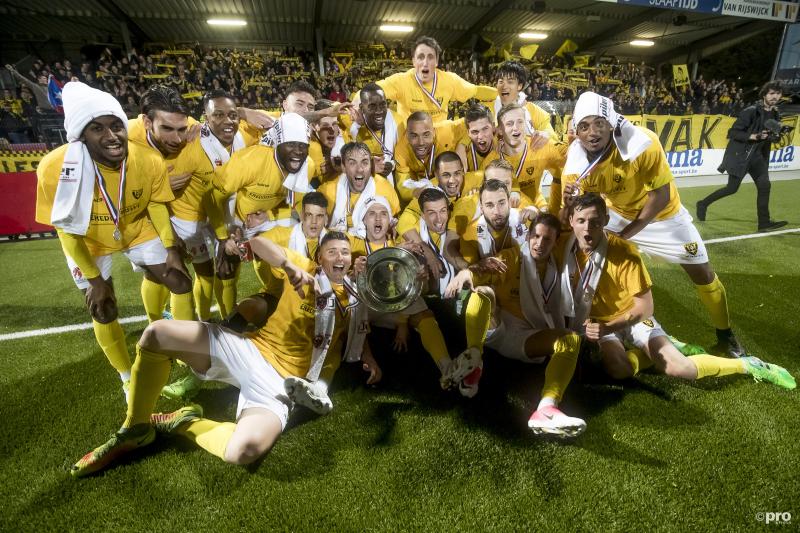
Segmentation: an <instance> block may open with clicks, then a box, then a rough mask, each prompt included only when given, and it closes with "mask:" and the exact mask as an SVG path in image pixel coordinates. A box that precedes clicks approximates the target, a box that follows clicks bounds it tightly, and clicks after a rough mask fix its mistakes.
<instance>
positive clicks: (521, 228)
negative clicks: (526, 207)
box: [514, 224, 525, 237]
mask: <svg viewBox="0 0 800 533" xmlns="http://www.w3.org/2000/svg"><path fill="white" fill-rule="evenodd" d="M514 231H516V232H517V237H522V235H523V234H524V233H525V226H524V225H523V224H517V227H516V229H515V230H514Z"/></svg>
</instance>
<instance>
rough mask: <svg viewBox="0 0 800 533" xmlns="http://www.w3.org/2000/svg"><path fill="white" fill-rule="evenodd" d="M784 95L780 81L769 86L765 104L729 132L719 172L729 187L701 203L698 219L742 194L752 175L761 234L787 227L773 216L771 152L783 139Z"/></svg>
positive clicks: (742, 117) (751, 109) (741, 118)
mask: <svg viewBox="0 0 800 533" xmlns="http://www.w3.org/2000/svg"><path fill="white" fill-rule="evenodd" d="M781 94H782V90H781V86H780V83H779V82H777V81H770V82H767V83H765V84H764V86H763V87H761V90H760V91H759V93H758V95H759V97H760V98H761V102H759V103H758V104H756V105H753V106H750V107H747V108H745V109H744V110H742V112H741V113H740V114H739V117H738V118H737V119H736V122H734V123H733V126H731V129H729V130H728V139H729V141H728V147H727V148H726V149H725V155H724V157H723V158H722V164H721V165H720V167H719V169H718V170H719V171H720V172H727V173H728V184H727V185H726V186H725V187H723V188H721V189H718V190H716V191H714V192H713V193H711V194H709V195H708V196H707V197H705V198H703V199H702V200H700V201H699V202H697V218H698V219H700V220H705V219H706V211H707V210H708V206H710V205H711V204H712V203H714V202H716V201H717V200H719V199H720V198H724V197H726V196H730V195H731V194H734V193H735V192H736V191H738V190H739V185H740V184H741V183H742V180H743V179H744V175H745V174H750V177H751V178H753V181H754V182H755V184H756V189H757V190H758V196H757V199H756V207H757V209H758V231H760V232H764V231H773V230H776V229H778V228H781V227H783V226H785V225H786V224H787V222H786V221H785V220H779V221H775V220H771V219H770V217H769V191H770V182H769V173H768V170H769V149H770V144H771V143H772V142H777V141H778V140H779V139H780V134H781V127H780V114H779V113H778V108H777V107H776V106H777V104H778V102H779V101H780V99H781Z"/></svg>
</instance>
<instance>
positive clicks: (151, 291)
mask: <svg viewBox="0 0 800 533" xmlns="http://www.w3.org/2000/svg"><path fill="white" fill-rule="evenodd" d="M141 290H142V303H143V304H144V312H145V313H147V320H149V321H150V322H153V321H155V320H160V319H161V313H163V312H164V306H165V305H166V304H167V299H168V298H169V289H168V288H166V287H165V286H164V285H161V284H160V283H156V282H155V281H150V280H149V279H147V278H142V289H141Z"/></svg>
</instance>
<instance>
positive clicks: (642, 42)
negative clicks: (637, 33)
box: [631, 39, 656, 47]
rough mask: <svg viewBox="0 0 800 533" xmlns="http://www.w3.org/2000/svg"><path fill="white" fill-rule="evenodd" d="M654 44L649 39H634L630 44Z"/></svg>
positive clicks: (645, 45)
mask: <svg viewBox="0 0 800 533" xmlns="http://www.w3.org/2000/svg"><path fill="white" fill-rule="evenodd" d="M654 44H656V43H654V42H653V41H649V40H647V39H634V40H633V41H631V46H644V47H647V46H653V45H654Z"/></svg>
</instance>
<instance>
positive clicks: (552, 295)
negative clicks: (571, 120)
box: [446, 214, 586, 437]
mask: <svg viewBox="0 0 800 533" xmlns="http://www.w3.org/2000/svg"><path fill="white" fill-rule="evenodd" d="M560 232H561V224H560V222H559V220H558V218H557V217H555V216H554V215H550V214H540V215H537V216H536V217H535V218H534V219H533V221H532V222H531V225H530V229H529V230H528V239H527V241H526V242H524V243H523V244H522V245H521V246H519V247H513V248H505V249H503V250H501V251H500V252H498V253H497V255H495V256H492V260H493V262H494V263H495V267H496V268H497V270H496V271H490V270H488V269H486V268H483V267H482V264H481V263H476V264H474V265H470V267H469V268H466V269H464V270H462V271H461V272H459V273H458V275H457V276H456V277H455V278H454V279H453V281H452V282H451V283H450V285H449V286H448V288H447V294H446V295H448V296H449V295H452V294H455V292H456V291H458V290H459V289H460V288H461V287H462V286H464V284H466V285H467V286H469V288H471V289H472V288H474V290H476V291H478V292H480V293H482V294H485V295H486V296H487V297H488V298H489V300H490V301H491V306H492V317H491V322H490V325H489V331H488V333H487V334H486V343H485V346H486V347H488V348H492V349H494V350H496V351H497V352H499V353H500V355H503V356H504V357H508V358H511V359H517V360H520V361H523V362H526V363H537V364H538V363H543V362H544V361H545V360H546V359H547V358H548V357H549V358H550V360H549V361H548V363H547V367H546V368H545V375H544V387H543V389H542V398H541V400H540V402H539V405H538V407H537V409H536V411H534V412H533V414H532V415H531V417H530V420H529V421H528V426H529V427H530V428H531V429H532V430H533V432H534V433H536V434H553V435H559V436H562V437H574V436H577V435H579V434H581V433H582V432H583V430H584V429H586V423H585V422H584V421H583V420H581V419H580V418H575V417H571V416H567V415H565V414H564V413H563V412H561V411H560V410H559V409H558V402H559V401H560V400H561V397H562V396H563V394H564V391H565V390H566V388H567V385H569V382H570V380H571V379H572V375H573V374H574V372H575V364H576V363H577V361H578V351H579V349H580V345H581V339H580V337H579V336H578V335H577V334H576V333H574V332H571V331H569V330H568V329H566V327H565V325H564V317H563V315H562V314H561V294H560V286H559V269H558V265H557V263H556V261H555V258H554V257H553V256H552V254H551V252H552V251H553V248H554V247H555V246H556V241H557V240H558V236H559V234H560ZM476 286H477V287H476Z"/></svg>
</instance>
